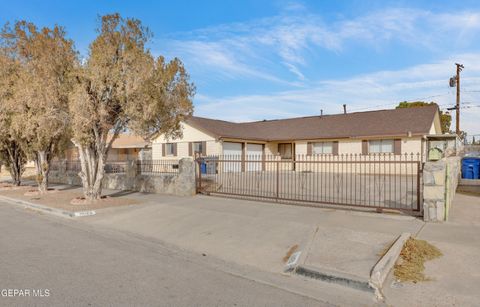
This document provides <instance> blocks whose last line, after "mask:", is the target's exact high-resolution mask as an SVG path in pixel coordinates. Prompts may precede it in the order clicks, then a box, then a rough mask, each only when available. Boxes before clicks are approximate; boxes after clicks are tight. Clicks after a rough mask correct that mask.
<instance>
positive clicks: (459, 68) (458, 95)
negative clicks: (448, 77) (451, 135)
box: [455, 63, 464, 136]
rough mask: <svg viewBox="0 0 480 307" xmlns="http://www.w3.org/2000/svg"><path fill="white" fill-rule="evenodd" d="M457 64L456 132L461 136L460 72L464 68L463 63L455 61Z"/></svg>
mask: <svg viewBox="0 0 480 307" xmlns="http://www.w3.org/2000/svg"><path fill="white" fill-rule="evenodd" d="M455 65H456V66H457V76H456V81H457V104H456V106H455V109H456V110H457V116H456V120H457V122H456V124H457V125H456V129H455V133H456V134H457V135H458V136H460V72H461V71H462V69H463V68H464V67H463V65H462V64H458V63H455Z"/></svg>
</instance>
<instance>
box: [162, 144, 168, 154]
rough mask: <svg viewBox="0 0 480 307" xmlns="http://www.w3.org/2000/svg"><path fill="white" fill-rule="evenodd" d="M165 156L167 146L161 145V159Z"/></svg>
mask: <svg viewBox="0 0 480 307" xmlns="http://www.w3.org/2000/svg"><path fill="white" fill-rule="evenodd" d="M166 155H167V145H166V144H165V143H163V144H162V157H165V156H166Z"/></svg>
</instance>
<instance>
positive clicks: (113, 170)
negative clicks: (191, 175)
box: [50, 160, 179, 176]
mask: <svg viewBox="0 0 480 307" xmlns="http://www.w3.org/2000/svg"><path fill="white" fill-rule="evenodd" d="M63 163H65V171H66V172H69V173H78V172H80V171H81V170H82V166H81V163H80V161H78V160H73V161H72V160H66V161H52V162H51V163H50V171H51V172H58V171H61V170H62V168H63V166H62V164H63ZM178 165H179V162H178V160H137V161H136V166H137V174H138V175H151V176H153V175H156V174H177V173H178V169H179V167H178ZM126 170H127V161H107V162H106V163H105V173H107V174H124V173H125V172H126Z"/></svg>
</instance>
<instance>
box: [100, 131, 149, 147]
mask: <svg viewBox="0 0 480 307" xmlns="http://www.w3.org/2000/svg"><path fill="white" fill-rule="evenodd" d="M110 139H111V135H109V137H108V140H110ZM148 146H150V143H149V142H147V141H145V140H144V139H143V138H142V137H141V136H138V135H134V134H128V133H121V134H119V135H118V137H117V138H116V139H115V140H114V141H113V143H112V148H145V147H148Z"/></svg>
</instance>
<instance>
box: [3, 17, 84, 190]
mask: <svg viewBox="0 0 480 307" xmlns="http://www.w3.org/2000/svg"><path fill="white" fill-rule="evenodd" d="M65 35H66V34H65V31H64V30H63V28H61V27H59V26H55V27H53V28H52V29H49V28H42V29H40V30H39V29H37V27H36V26H35V25H34V24H32V23H28V22H25V21H20V22H17V23H15V25H14V27H13V28H9V27H5V28H4V31H3V37H4V39H6V40H8V41H9V45H10V46H11V49H12V50H13V52H14V53H15V54H16V57H17V58H18V59H19V61H20V63H22V66H23V67H24V69H22V70H21V71H20V74H19V78H18V82H17V84H16V90H15V91H14V94H15V95H14V101H15V111H16V112H15V115H14V118H13V120H12V128H13V129H14V130H15V131H16V132H17V134H18V135H20V136H21V138H22V139H23V140H25V141H26V142H27V143H28V146H24V149H26V151H27V155H28V157H29V158H31V159H32V160H33V161H35V166H36V169H37V182H38V188H39V191H40V192H42V193H43V192H46V191H47V189H48V174H49V170H50V162H51V160H52V158H53V157H54V155H55V154H57V153H59V152H61V151H62V150H63V149H64V145H65V144H66V141H65V140H66V139H67V137H68V136H69V133H68V132H69V115H68V96H69V93H70V91H71V88H72V84H73V83H72V82H71V81H72V71H73V69H74V65H75V62H76V52H75V51H74V49H73V41H71V40H69V39H66V38H65Z"/></svg>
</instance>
